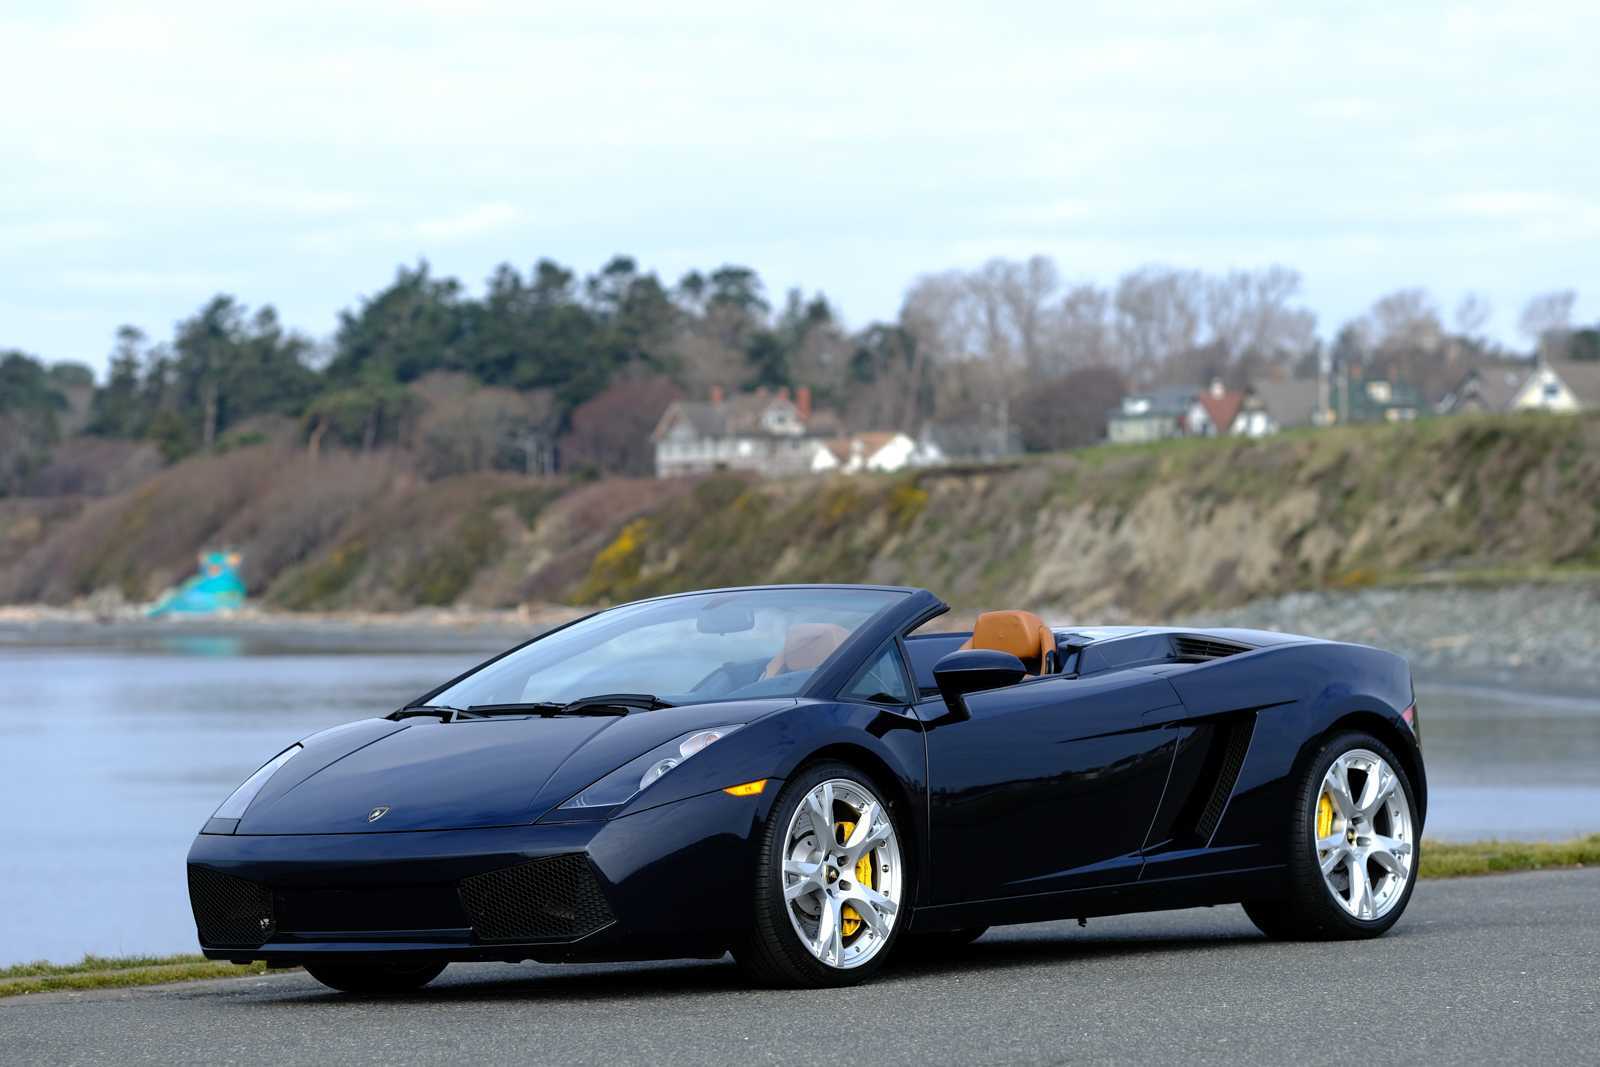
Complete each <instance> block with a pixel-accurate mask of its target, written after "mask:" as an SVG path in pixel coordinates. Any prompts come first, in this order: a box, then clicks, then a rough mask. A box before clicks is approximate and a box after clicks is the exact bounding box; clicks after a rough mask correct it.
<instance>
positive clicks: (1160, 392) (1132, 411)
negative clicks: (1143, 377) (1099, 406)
mask: <svg viewBox="0 0 1600 1067" xmlns="http://www.w3.org/2000/svg"><path fill="white" fill-rule="evenodd" d="M1199 395H1200V390H1199V388H1197V387H1196V386H1193V385H1166V386H1162V387H1161V388H1159V389H1153V390H1151V391H1150V392H1146V393H1130V394H1128V395H1127V396H1125V397H1123V398H1122V405H1121V406H1120V407H1118V408H1116V409H1115V410H1113V411H1111V412H1110V413H1109V414H1108V415H1107V416H1106V439H1107V440H1108V441H1110V442H1111V443H1112V444H1141V443H1143V442H1146V441H1162V440H1165V439H1167V438H1169V437H1182V436H1184V435H1185V434H1186V433H1188V420H1189V415H1190V413H1191V411H1192V409H1193V408H1194V405H1195V400H1196V398H1197V397H1198V396H1199Z"/></svg>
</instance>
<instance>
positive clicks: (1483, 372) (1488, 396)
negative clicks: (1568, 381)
mask: <svg viewBox="0 0 1600 1067" xmlns="http://www.w3.org/2000/svg"><path fill="white" fill-rule="evenodd" d="M1533 366H1534V365H1533V363H1532V361H1530V360H1525V359H1518V360H1506V361H1497V362H1494V363H1482V364H1479V365H1478V366H1476V367H1473V368H1472V369H1471V370H1469V371H1467V373H1466V374H1465V375H1463V376H1462V378H1461V380H1460V381H1459V382H1457V383H1456V385H1455V387H1454V388H1452V389H1451V390H1450V392H1448V393H1446V394H1445V395H1444V397H1443V398H1442V399H1441V400H1440V401H1439V403H1438V404H1437V406H1436V407H1435V410H1436V411H1438V412H1439V414H1441V415H1464V414H1474V413H1491V412H1504V411H1510V410H1511V409H1512V402H1513V401H1515V400H1516V398H1517V396H1518V394H1519V393H1521V392H1522V387H1523V385H1524V384H1525V383H1526V382H1527V381H1528V378H1529V376H1530V375H1531V374H1532V373H1533Z"/></svg>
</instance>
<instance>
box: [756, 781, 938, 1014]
mask: <svg viewBox="0 0 1600 1067" xmlns="http://www.w3.org/2000/svg"><path fill="white" fill-rule="evenodd" d="M899 825H900V821H899V813H898V812H896V811H895V809H894V805H893V804H892V803H890V802H889V801H888V800H887V798H886V797H885V795H884V792H883V791H882V790H881V789H880V788H879V787H878V786H877V785H876V784H875V783H874V782H873V781H872V779H871V778H870V777H869V776H867V775H866V774H863V773H862V772H861V771H860V770H858V769H856V768H855V767H852V766H850V765H848V764H844V763H835V762H831V761H830V762H826V763H818V764H816V765H814V766H812V767H810V768H807V769H806V770H804V771H802V772H801V773H800V774H798V775H796V776H795V777H794V778H791V779H790V780H789V782H788V783H787V784H786V785H785V786H784V789H783V792H782V793H780V794H779V795H778V800H777V803H776V804H775V805H774V806H773V810H772V815H771V816H770V818H769V819H768V820H767V824H766V826H765V828H764V829H763V831H762V833H761V836H760V847H759V849H758V853H757V857H758V858H757V868H756V872H755V880H754V881H755V920H756V921H755V929H754V930H753V931H752V932H751V935H750V936H749V937H748V938H747V939H746V941H745V943H744V944H742V945H740V946H739V947H738V948H737V949H736V950H735V953H734V955H735V957H736V958H737V959H738V961H739V964H740V966H741V967H742V968H743V969H744V971H745V972H746V974H747V975H749V976H750V977H751V978H752V979H753V980H754V981H756V982H758V983H760V984H762V985H776V986H789V987H822V986H839V985H851V984H854V983H856V982H860V981H863V980H865V979H866V978H868V977H869V976H871V975H872V974H874V973H875V972H876V971H877V970H878V968H879V967H881V966H883V963H884V961H885V959H887V957H888V954H889V951H890V949H891V947H892V946H893V944H894V942H895V940H896V938H897V937H898V936H899V934H900V931H901V930H902V929H903V928H904V926H905V919H906V918H907V916H906V914H905V908H906V904H907V902H908V900H909V899H910V893H909V888H910V884H911V880H910V869H909V867H908V865H907V860H906V852H905V850H904V849H903V848H902V845H901V836H900V831H899Z"/></svg>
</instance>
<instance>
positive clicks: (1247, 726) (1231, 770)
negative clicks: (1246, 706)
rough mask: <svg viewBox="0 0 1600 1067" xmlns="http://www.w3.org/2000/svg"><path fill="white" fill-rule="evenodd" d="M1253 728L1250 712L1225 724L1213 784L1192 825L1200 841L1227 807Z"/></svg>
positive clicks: (1214, 826) (1254, 720)
mask: <svg viewBox="0 0 1600 1067" xmlns="http://www.w3.org/2000/svg"><path fill="white" fill-rule="evenodd" d="M1255 726H1256V717H1255V715H1254V714H1253V713H1252V714H1246V715H1240V716H1237V717H1236V718H1235V719H1234V721H1233V722H1232V723H1230V724H1229V727H1228V739H1227V742H1226V747H1225V748H1224V749H1223V750H1222V766H1221V768H1220V769H1219V770H1218V772H1217V780H1216V784H1214V785H1213V786H1212V788H1211V796H1210V797H1209V798H1208V799H1207V800H1206V806H1205V810H1204V811H1202V812H1201V813H1200V821H1199V822H1198V823H1196V824H1195V835H1196V836H1197V837H1199V838H1200V840H1202V841H1210V840H1211V835H1212V834H1214V833H1216V831H1217V823H1218V822H1220V821H1221V820H1222V812H1223V809H1225V808H1226V807H1227V806H1228V798H1229V797H1231V796H1232V795H1233V787H1234V785H1235V783H1237V782H1238V781H1239V771H1240V769H1241V768H1242V767H1243V766H1244V756H1245V753H1246V752H1248V751H1249V750H1250V735H1251V734H1252V733H1254V732H1255Z"/></svg>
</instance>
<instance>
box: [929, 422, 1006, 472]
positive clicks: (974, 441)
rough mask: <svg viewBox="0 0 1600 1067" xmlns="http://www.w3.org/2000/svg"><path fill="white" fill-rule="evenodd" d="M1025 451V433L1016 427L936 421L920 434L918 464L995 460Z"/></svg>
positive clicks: (987, 461) (988, 461)
mask: <svg viewBox="0 0 1600 1067" xmlns="http://www.w3.org/2000/svg"><path fill="white" fill-rule="evenodd" d="M1021 454H1022V433H1021V431H1019V430H1017V429H1016V428H1015V427H1012V426H1006V425H1003V424H1000V425H989V424H985V423H978V422H935V423H929V424H928V425H926V426H924V427H923V428H922V433H920V434H918V435H917V452H916V456H917V464H918V465H919V466H934V465H937V464H940V463H992V462H994V461H995V460H998V459H1005V458H1006V457H1008V456H1017V455H1021Z"/></svg>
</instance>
